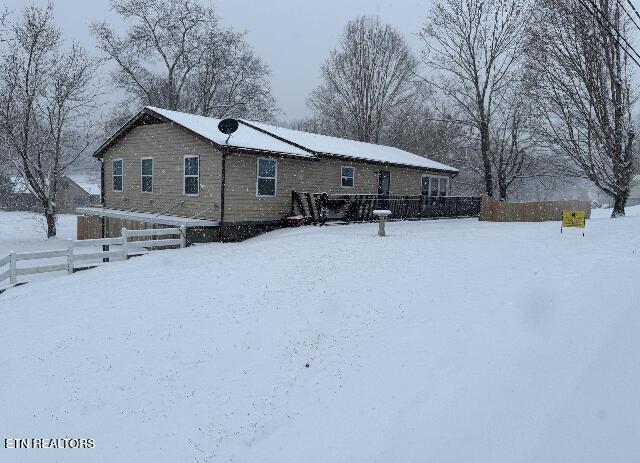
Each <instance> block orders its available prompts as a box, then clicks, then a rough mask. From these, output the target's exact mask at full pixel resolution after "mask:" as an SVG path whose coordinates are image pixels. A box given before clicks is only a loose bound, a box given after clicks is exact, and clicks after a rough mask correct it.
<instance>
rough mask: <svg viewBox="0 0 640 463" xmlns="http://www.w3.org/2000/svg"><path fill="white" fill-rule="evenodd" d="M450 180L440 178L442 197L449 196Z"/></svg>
mask: <svg viewBox="0 0 640 463" xmlns="http://www.w3.org/2000/svg"><path fill="white" fill-rule="evenodd" d="M448 183H449V179H448V178H446V177H440V196H447V192H448V188H447V187H448Z"/></svg>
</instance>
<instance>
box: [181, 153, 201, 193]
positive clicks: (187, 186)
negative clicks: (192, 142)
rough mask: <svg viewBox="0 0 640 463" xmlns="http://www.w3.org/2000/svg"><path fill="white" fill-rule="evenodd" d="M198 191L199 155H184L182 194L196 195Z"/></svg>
mask: <svg viewBox="0 0 640 463" xmlns="http://www.w3.org/2000/svg"><path fill="white" fill-rule="evenodd" d="M199 193H200V156H185V157H184V194H185V195H188V196H198V194H199Z"/></svg>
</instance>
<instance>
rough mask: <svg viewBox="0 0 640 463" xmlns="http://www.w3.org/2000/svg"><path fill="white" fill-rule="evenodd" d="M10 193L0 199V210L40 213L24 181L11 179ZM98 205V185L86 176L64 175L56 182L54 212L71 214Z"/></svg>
mask: <svg viewBox="0 0 640 463" xmlns="http://www.w3.org/2000/svg"><path fill="white" fill-rule="evenodd" d="M11 185H12V191H11V192H10V193H9V194H6V195H3V196H2V197H0V209H2V210H5V211H31V212H42V205H41V204H40V202H39V201H38V199H37V198H36V197H35V196H34V194H33V193H32V192H31V190H30V188H29V186H28V185H27V183H26V182H25V180H24V179H23V178H22V177H20V176H17V175H14V176H12V177H11ZM91 204H100V184H99V182H98V181H97V177H96V178H95V179H94V178H93V177H92V176H91V175H86V174H66V175H64V176H63V177H62V178H61V179H60V180H59V181H58V192H57V194H56V205H57V208H56V211H57V212H58V213H60V214H72V213H74V212H75V211H76V209H77V208H78V207H83V206H90V205H91Z"/></svg>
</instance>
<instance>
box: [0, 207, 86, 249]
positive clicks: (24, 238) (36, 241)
mask: <svg viewBox="0 0 640 463" xmlns="http://www.w3.org/2000/svg"><path fill="white" fill-rule="evenodd" d="M56 226H57V231H58V237H57V238H54V239H51V240H48V239H47V228H46V224H45V221H44V216H43V215H42V214H35V213H33V212H2V211H0V257H4V256H5V255H7V254H8V253H9V252H11V251H16V252H28V251H44V250H49V249H64V248H65V247H66V246H67V242H68V240H75V239H76V216H75V215H72V214H61V215H59V216H58V222H57V224H56Z"/></svg>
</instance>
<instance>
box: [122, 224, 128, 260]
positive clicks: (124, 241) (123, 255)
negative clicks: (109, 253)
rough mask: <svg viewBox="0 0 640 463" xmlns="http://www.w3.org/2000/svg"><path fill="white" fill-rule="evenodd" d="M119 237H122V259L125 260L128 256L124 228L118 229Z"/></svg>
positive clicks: (125, 230)
mask: <svg viewBox="0 0 640 463" xmlns="http://www.w3.org/2000/svg"><path fill="white" fill-rule="evenodd" d="M120 238H121V239H122V260H127V259H128V258H129V238H128V237H127V229H126V228H123V229H122V230H120Z"/></svg>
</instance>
